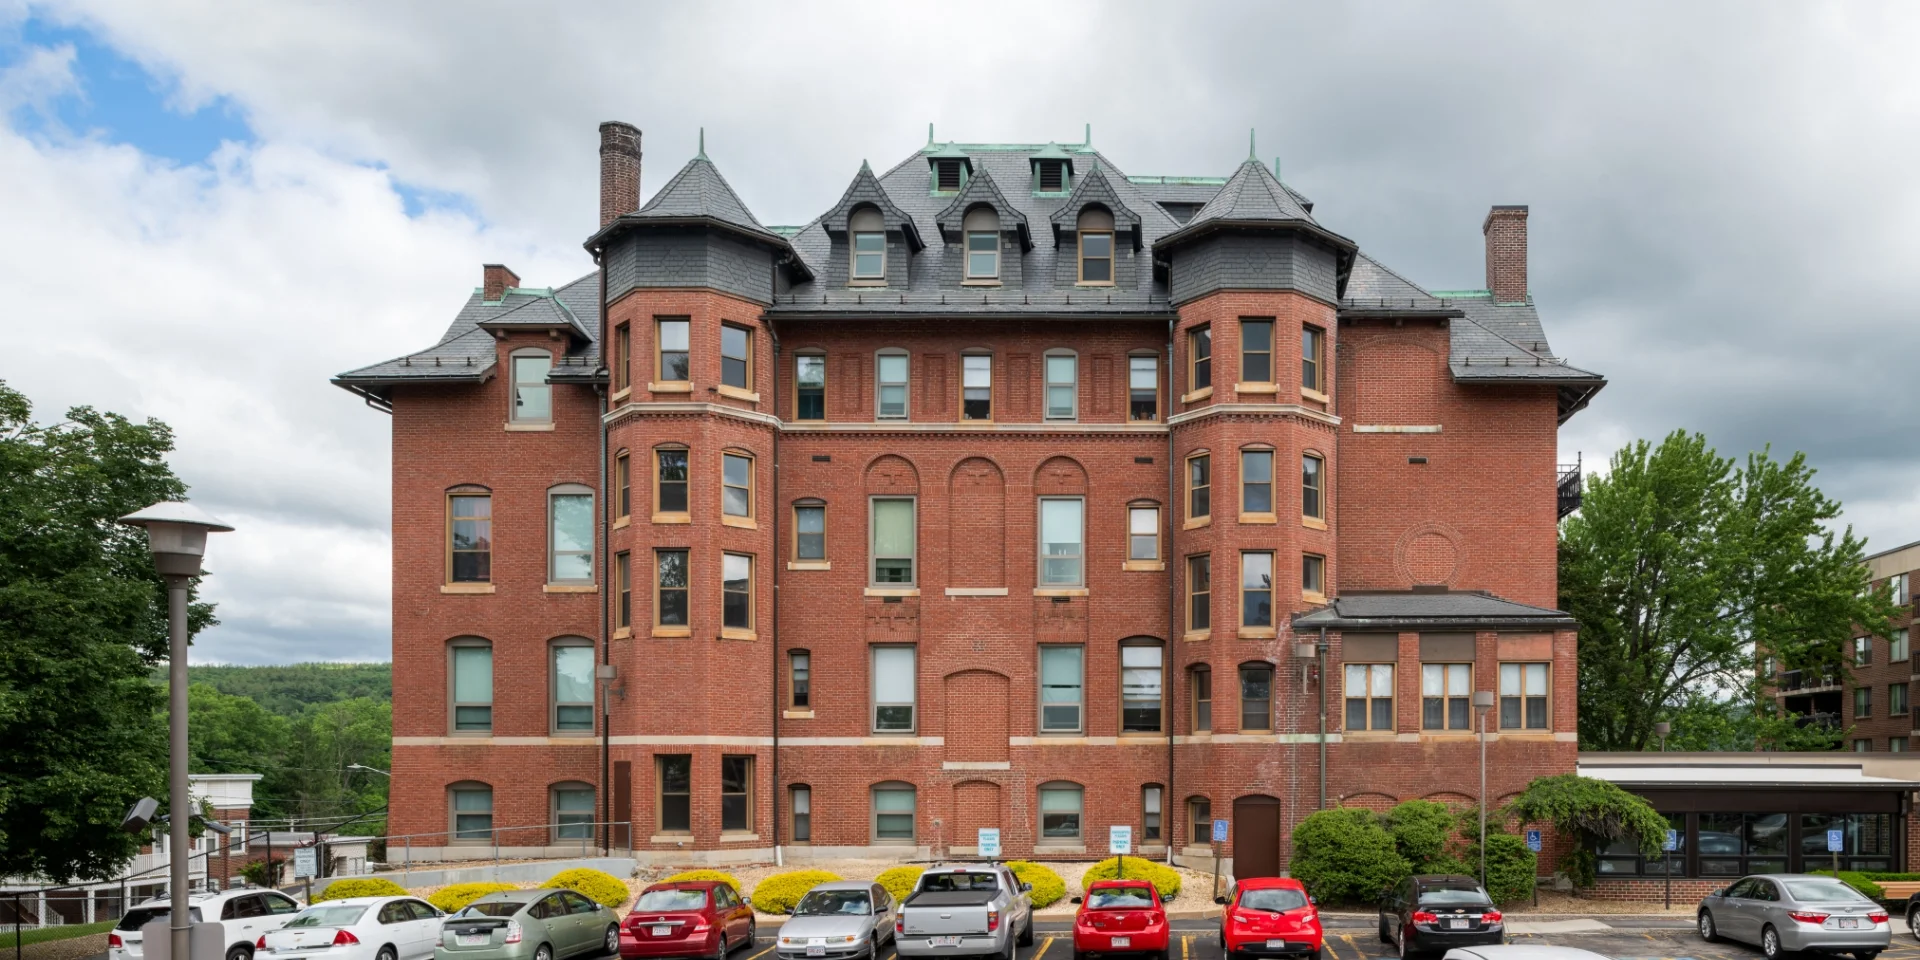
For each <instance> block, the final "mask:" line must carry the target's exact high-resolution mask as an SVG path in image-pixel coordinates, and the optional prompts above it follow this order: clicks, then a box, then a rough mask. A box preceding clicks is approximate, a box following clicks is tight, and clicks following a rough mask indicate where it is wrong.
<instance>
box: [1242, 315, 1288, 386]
mask: <svg viewBox="0 0 1920 960" xmlns="http://www.w3.org/2000/svg"><path fill="white" fill-rule="evenodd" d="M1258 326H1264V327H1266V328H1267V348H1266V349H1265V350H1249V349H1247V329H1248V328H1249V327H1258ZM1277 326H1278V325H1277V324H1275V323H1274V322H1273V318H1272V317H1242V318H1241V320H1240V380H1239V381H1238V382H1240V383H1273V382H1274V381H1275V377H1274V370H1273V353H1274V350H1273V346H1274V342H1273V337H1274V334H1275V333H1277V332H1278V330H1277V329H1276V327H1277ZM1250 357H1265V358H1267V375H1266V376H1264V377H1255V376H1249V375H1248V373H1247V360H1248V358H1250Z"/></svg>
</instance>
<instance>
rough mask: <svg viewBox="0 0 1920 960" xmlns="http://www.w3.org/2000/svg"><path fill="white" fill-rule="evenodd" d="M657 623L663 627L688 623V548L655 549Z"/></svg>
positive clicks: (681, 625)
mask: <svg viewBox="0 0 1920 960" xmlns="http://www.w3.org/2000/svg"><path fill="white" fill-rule="evenodd" d="M653 559H654V571H655V572H654V581H653V582H654V594H655V595H654V598H653V611H654V624H655V625H656V626H662V627H684V626H686V625H687V551H685V550H655V551H654V552H653Z"/></svg>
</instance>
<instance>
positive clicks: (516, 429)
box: [506, 423, 553, 433]
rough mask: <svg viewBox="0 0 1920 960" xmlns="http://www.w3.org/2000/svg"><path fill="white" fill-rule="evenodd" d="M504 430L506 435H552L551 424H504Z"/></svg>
mask: <svg viewBox="0 0 1920 960" xmlns="http://www.w3.org/2000/svg"><path fill="white" fill-rule="evenodd" d="M506 430H507V432H508V433H552V432H553V424H551V423H509V424H506Z"/></svg>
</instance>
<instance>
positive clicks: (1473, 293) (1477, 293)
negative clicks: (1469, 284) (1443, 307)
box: [1427, 290, 1493, 300]
mask: <svg viewBox="0 0 1920 960" xmlns="http://www.w3.org/2000/svg"><path fill="white" fill-rule="evenodd" d="M1427 296H1430V297H1439V298H1440V299H1442V300H1467V299H1471V298H1474V297H1492V296H1493V291H1491V290H1428V291H1427Z"/></svg>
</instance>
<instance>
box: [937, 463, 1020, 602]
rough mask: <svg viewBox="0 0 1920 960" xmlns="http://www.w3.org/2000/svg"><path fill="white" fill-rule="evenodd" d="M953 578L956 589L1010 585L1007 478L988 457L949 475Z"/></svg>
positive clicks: (949, 553)
mask: <svg viewBox="0 0 1920 960" xmlns="http://www.w3.org/2000/svg"><path fill="white" fill-rule="evenodd" d="M947 503H948V508H947V563H948V580H949V581H950V583H951V584H952V585H953V586H955V587H1004V586H1006V585H1007V477H1006V474H1005V472H1003V471H1002V470H1001V469H1000V465H999V464H997V463H994V462H993V461H992V460H989V459H987V458H986V457H968V458H967V459H965V460H962V461H960V462H959V463H957V464H955V465H954V468H953V472H952V473H950V474H948V476H947Z"/></svg>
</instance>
